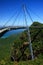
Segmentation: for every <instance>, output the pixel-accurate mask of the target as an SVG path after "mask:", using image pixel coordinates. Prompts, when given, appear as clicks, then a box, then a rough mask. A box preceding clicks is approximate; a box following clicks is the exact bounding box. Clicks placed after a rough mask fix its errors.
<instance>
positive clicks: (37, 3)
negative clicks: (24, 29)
mask: <svg viewBox="0 0 43 65" xmlns="http://www.w3.org/2000/svg"><path fill="white" fill-rule="evenodd" d="M23 4H26V7H27V8H28V11H29V13H30V15H31V17H32V19H33V21H39V22H41V23H43V0H0V26H3V25H4V24H5V23H6V21H8V20H9V19H10V18H11V17H12V15H14V17H13V18H11V20H9V21H8V23H7V24H6V25H8V26H10V25H25V21H24V15H23V7H22V5H23ZM30 10H31V11H30ZM18 13H19V15H18V17H17V20H15V18H16V16H17V14H18ZM36 15H38V16H36ZM26 16H27V24H28V25H30V24H32V21H31V20H30V18H29V16H28V14H27V13H26ZM14 21H15V24H13V22H14Z"/></svg>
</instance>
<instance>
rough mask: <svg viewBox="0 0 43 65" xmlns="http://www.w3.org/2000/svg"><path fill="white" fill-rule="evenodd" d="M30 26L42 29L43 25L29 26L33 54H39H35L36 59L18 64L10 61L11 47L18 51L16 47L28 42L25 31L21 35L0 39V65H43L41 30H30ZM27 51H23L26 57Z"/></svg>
mask: <svg viewBox="0 0 43 65" xmlns="http://www.w3.org/2000/svg"><path fill="white" fill-rule="evenodd" d="M32 26H38V27H39V26H40V27H42V26H43V24H41V23H39V22H34V23H33V24H32V25H31V26H30V34H31V40H32V46H33V50H34V53H35V52H36V51H38V52H39V53H37V54H38V56H37V58H35V60H34V61H32V60H29V61H24V62H23V61H20V62H19V63H17V62H15V63H14V62H12V61H11V60H10V57H11V53H12V48H13V45H14V46H15V48H17V49H18V47H21V46H22V45H23V43H24V42H27V41H28V35H27V30H25V31H24V32H23V33H20V34H18V35H12V36H10V37H8V38H5V39H3V38H0V65H33V64H34V65H43V29H38V28H31V27H32ZM28 50H29V49H28V47H27V48H26V51H25V53H26V54H27V55H28V54H30V53H29V51H28ZM37 54H36V55H37ZM19 55H20V53H18V57H19Z"/></svg>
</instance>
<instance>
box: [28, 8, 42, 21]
mask: <svg viewBox="0 0 43 65" xmlns="http://www.w3.org/2000/svg"><path fill="white" fill-rule="evenodd" d="M29 10H30V12H32V13H33V14H34V15H35V16H37V17H38V18H39V19H41V17H40V16H39V15H37V14H36V13H35V12H33V11H32V10H31V9H30V8H29ZM41 20H43V19H41Z"/></svg>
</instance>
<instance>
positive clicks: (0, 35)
mask: <svg viewBox="0 0 43 65" xmlns="http://www.w3.org/2000/svg"><path fill="white" fill-rule="evenodd" d="M18 29H26V27H20V28H19V27H18V28H8V29H6V30H4V31H2V32H1V33H0V37H2V36H3V35H4V34H5V33H6V32H8V31H11V30H18Z"/></svg>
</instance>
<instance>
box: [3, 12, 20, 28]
mask: <svg viewBox="0 0 43 65" xmlns="http://www.w3.org/2000/svg"><path fill="white" fill-rule="evenodd" d="M20 12H21V11H19V12H18V11H17V13H16V17H15V22H16V19H17V18H18V16H19V14H20ZM14 16H15V15H14V14H13V15H12V16H11V17H10V19H9V20H8V21H6V22H5V24H4V25H3V27H5V26H6V25H7V23H9V22H10V21H11V19H12V18H14ZM15 22H13V23H12V25H14V23H15Z"/></svg>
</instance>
